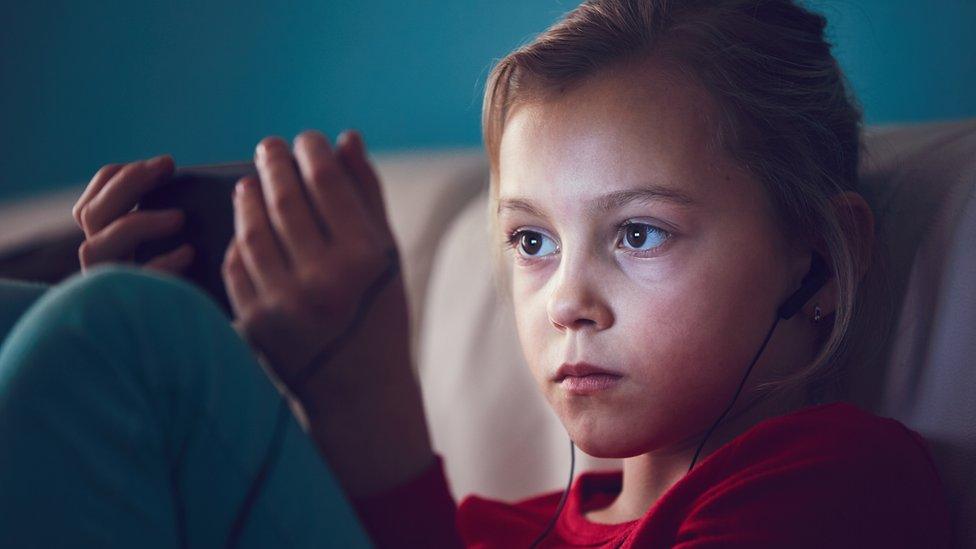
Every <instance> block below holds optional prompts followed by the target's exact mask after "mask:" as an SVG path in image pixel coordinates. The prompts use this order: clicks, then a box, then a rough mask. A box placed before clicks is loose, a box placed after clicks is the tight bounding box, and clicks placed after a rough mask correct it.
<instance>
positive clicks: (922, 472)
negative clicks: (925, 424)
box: [675, 422, 950, 549]
mask: <svg viewBox="0 0 976 549" xmlns="http://www.w3.org/2000/svg"><path fill="white" fill-rule="evenodd" d="M852 433H853V431H850V430H847V429H845V428H837V429H835V430H833V431H826V430H825V431H821V432H818V433H815V434H814V435H811V436H809V437H804V438H802V439H797V440H799V442H795V443H791V444H783V443H782V440H784V439H785V438H786V437H790V434H789V433H788V432H787V431H783V430H775V429H770V430H767V432H766V433H764V435H763V436H762V437H758V438H756V439H754V440H751V441H749V443H743V444H742V445H740V446H738V447H737V448H736V452H735V454H734V459H735V461H737V462H738V465H739V466H741V469H739V468H738V466H737V467H736V468H737V469H738V470H737V472H736V473H734V474H732V475H730V476H728V477H727V478H725V479H722V480H721V481H719V482H717V483H716V484H715V486H714V487H712V488H710V489H707V490H706V491H704V493H702V494H701V495H700V497H698V498H696V501H694V503H693V504H691V507H690V509H688V514H687V516H685V518H684V520H683V521H682V522H681V526H680V529H679V531H678V534H677V539H676V542H677V543H676V545H675V547H680V548H681V549H704V548H712V547H932V548H936V547H938V548H942V547H948V546H949V545H950V539H949V536H950V534H949V532H950V527H949V518H948V517H949V514H948V507H947V505H946V503H945V496H944V493H943V492H942V486H941V482H940V479H939V478H938V473H937V472H936V469H935V467H934V465H933V463H932V460H931V457H930V455H929V454H928V450H927V447H926V446H925V444H924V439H921V437H920V436H919V435H916V434H915V433H914V432H911V431H909V430H908V429H907V428H905V427H904V426H902V425H900V424H895V423H894V422H888V425H887V428H885V429H883V430H876V431H874V432H873V433H872V434H871V435H868V434H867V433H866V432H865V431H863V430H862V431H861V432H860V434H861V435H865V436H863V437H861V436H856V437H855V436H850V435H851V434H852ZM909 435H910V436H909ZM771 448H773V449H775V450H773V451H771Z"/></svg>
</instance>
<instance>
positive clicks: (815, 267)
mask: <svg viewBox="0 0 976 549" xmlns="http://www.w3.org/2000/svg"><path fill="white" fill-rule="evenodd" d="M829 275H830V273H829V272H828V271H827V262H826V261H824V259H823V257H822V256H821V255H820V254H819V253H817V252H813V258H812V260H811V261H810V271H809V272H807V274H806V275H805V276H804V277H803V280H802V281H801V282H800V289H798V290H797V291H795V292H793V295H791V296H790V297H788V298H786V301H784V302H783V304H782V305H780V306H779V310H778V311H777V312H778V314H779V317H780V318H782V319H784V320H785V319H787V318H790V317H792V316H793V315H795V314H796V312H797V311H799V310H800V309H801V308H802V307H803V305H805V304H806V302H807V301H809V300H810V298H811V297H813V294H815V293H817V291H818V290H820V288H822V287H823V285H824V284H825V283H826V282H827V279H828V278H829Z"/></svg>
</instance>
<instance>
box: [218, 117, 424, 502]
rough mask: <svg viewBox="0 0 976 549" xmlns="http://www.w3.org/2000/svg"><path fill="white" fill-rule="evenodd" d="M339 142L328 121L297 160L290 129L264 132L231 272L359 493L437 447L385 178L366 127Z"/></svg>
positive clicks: (270, 349) (324, 445)
mask: <svg viewBox="0 0 976 549" xmlns="http://www.w3.org/2000/svg"><path fill="white" fill-rule="evenodd" d="M338 149H339V150H338V151H333V149H332V147H331V146H330V145H329V142H328V140H327V139H326V137H325V136H324V135H322V134H321V133H319V132H317V131H306V132H303V133H301V134H299V135H298V136H297V137H296V138H295V141H294V158H293V157H292V154H291V152H290V151H289V150H288V146H287V143H285V141H283V140H282V139H280V138H278V137H267V138H265V139H263V140H262V141H261V142H260V143H259V144H258V146H257V149H256V153H255V164H256V166H257V169H258V175H259V176H260V179H257V178H254V177H245V178H242V179H241V180H240V181H239V182H238V186H237V190H236V191H235V193H234V212H235V213H234V224H235V236H234V238H233V239H232V241H231V243H230V245H229V246H228V248H227V252H226V255H225V258H224V263H223V278H224V283H225V285H226V287H227V290H228V295H229V297H230V301H231V305H232V307H233V309H234V313H235V315H236V316H237V317H238V320H237V321H236V322H237V323H238V329H239V330H240V331H242V332H243V334H244V336H245V337H246V338H247V340H248V341H249V342H250V343H251V345H252V347H254V348H255V349H256V350H257V351H259V352H260V353H261V354H263V355H264V358H265V359H266V361H267V363H268V365H269V366H270V367H271V368H272V369H273V370H274V371H275V372H276V374H277V375H278V377H279V378H280V379H281V380H282V381H283V382H284V383H285V385H286V386H288V388H289V389H290V390H291V392H292V393H293V394H294V395H295V396H296V397H298V399H299V401H301V403H302V404H303V407H304V408H305V411H306V414H307V416H308V419H309V423H310V426H311V427H310V430H311V431H312V432H313V437H314V438H315V440H316V442H317V443H318V445H319V448H320V450H321V451H322V452H323V453H324V454H325V455H326V457H327V458H329V461H330V462H331V464H332V466H333V467H334V469H335V470H336V472H337V475H338V476H339V477H340V479H341V481H342V482H343V484H344V485H345V486H346V488H347V491H348V492H349V493H350V494H352V495H354V496H355V495H357V494H362V493H365V492H369V491H373V490H378V489H383V488H385V487H389V486H390V485H392V483H395V482H399V481H402V480H403V479H404V478H405V477H409V476H410V475H412V474H415V473H417V472H418V471H419V470H421V469H422V467H423V466H426V465H427V464H429V463H430V460H431V459H432V456H433V454H432V452H431V450H430V444H429V440H428V438H427V432H426V422H425V419H424V416H423V406H422V402H421V399H420V393H419V388H418V387H417V383H416V380H415V378H414V375H413V369H412V368H411V365H410V348H409V323H408V314H407V313H408V311H407V301H406V292H405V290H404V286H403V280H402V278H401V276H400V275H399V269H398V267H399V262H398V260H397V256H398V254H397V247H396V242H395V240H394V238H393V234H392V232H391V231H390V227H389V225H388V222H387V216H386V211H385V207H384V205H383V200H382V194H381V189H380V185H379V181H378V179H377V177H376V174H375V172H374V171H373V169H372V167H371V166H370V164H369V161H368V160H367V159H366V156H365V152H364V150H363V145H362V141H361V139H360V138H359V136H358V135H356V134H346V135H345V136H344V138H340V140H339V144H338ZM294 159H297V167H298V170H296V168H295V163H294ZM391 452H392V454H391ZM390 455H398V456H399V457H398V459H402V460H404V461H403V462H400V463H393V462H390V461H389V456H390ZM372 459H375V460H380V461H375V462H373V461H371V460H372ZM384 460H385V461H384Z"/></svg>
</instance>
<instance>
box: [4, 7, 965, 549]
mask: <svg viewBox="0 0 976 549" xmlns="http://www.w3.org/2000/svg"><path fill="white" fill-rule="evenodd" d="M824 26H825V21H824V19H823V18H822V17H820V16H818V15H815V14H813V13H811V12H809V11H807V10H805V9H804V8H801V7H799V6H797V5H795V4H794V3H793V2H792V1H791V0H758V1H757V0H750V1H746V0H712V1H701V0H685V1H682V2H674V1H667V0H602V1H601V0H593V1H590V2H586V3H584V4H582V5H581V6H579V7H578V8H577V9H575V10H574V11H572V12H571V13H569V14H568V15H567V16H566V17H565V18H564V19H563V20H562V21H560V22H559V23H557V24H556V25H554V26H553V27H552V28H550V29H549V30H547V31H546V32H545V33H543V34H542V35H540V36H539V37H538V38H537V39H536V40H535V41H533V42H532V43H530V44H528V45H526V46H524V47H522V48H520V49H519V50H517V51H515V52H513V53H512V54H510V55H509V56H508V57H506V58H505V59H503V60H502V61H501V62H500V63H499V64H498V65H497V66H496V67H495V69H494V71H493V73H492V76H491V78H490V80H489V82H488V86H487V90H486V97H485V104H484V120H483V123H484V138H485V145H486V148H487V152H488V155H489V159H490V161H491V187H490V193H491V195H490V196H491V205H490V206H491V207H490V212H489V214H490V220H491V224H492V227H493V234H495V235H496V236H497V237H498V241H499V244H500V245H499V246H498V247H497V248H494V249H493V251H492V253H493V254H495V256H496V260H497V266H498V273H497V274H498V276H499V280H501V281H502V288H503V289H504V291H505V293H506V295H507V297H508V298H509V299H511V300H512V304H513V306H514V311H515V320H516V323H517V329H518V334H519V340H520V343H521V345H522V348H523V351H524V354H525V358H526V361H527V363H528V364H529V367H530V368H531V370H532V374H533V376H534V377H535V379H536V381H537V382H538V385H539V387H540V390H541V391H542V393H543V395H544V396H545V397H546V399H547V400H548V402H549V403H550V404H551V406H552V407H553V409H554V410H555V412H556V413H557V414H558V416H559V417H560V419H561V420H562V422H563V424H564V426H565V427H566V430H567V433H568V435H569V438H570V440H571V441H572V443H573V444H574V445H575V446H576V447H578V448H580V449H581V450H582V451H584V452H586V453H588V454H590V455H594V456H598V457H615V458H623V460H624V461H623V464H624V465H623V471H620V472H601V473H594V472H591V473H584V474H582V475H580V476H579V477H578V478H577V479H576V481H575V482H573V483H572V485H571V488H570V490H569V491H568V493H567V494H566V495H565V497H564V494H563V493H562V492H554V493H550V494H543V495H540V496H538V497H534V498H529V499H527V500H524V501H520V502H516V503H503V502H497V501H490V500H487V499H483V498H479V497H477V496H470V497H468V498H466V499H465V500H464V501H463V502H461V505H460V506H456V504H455V502H454V501H453V500H452V499H451V496H450V494H449V491H448V488H447V484H446V480H445V477H444V473H443V467H442V462H441V457H440V456H439V455H436V454H435V453H434V452H433V451H432V449H431V447H430V443H429V437H428V434H427V431H426V422H425V418H424V412H423V409H422V406H421V400H420V394H419V389H418V387H417V384H416V382H415V381H414V379H413V377H412V374H411V368H410V365H409V359H408V356H409V352H408V351H409V349H408V344H407V341H408V338H407V333H406V332H407V322H406V304H405V303H406V301H405V298H404V293H403V286H402V281H401V279H400V278H399V276H398V274H397V272H398V271H397V265H398V260H397V257H396V251H395V245H394V242H393V239H392V235H391V232H390V228H389V226H388V224H387V220H386V214H385V209H384V205H383V200H382V196H381V194H380V190H379V189H380V187H379V185H378V182H377V180H376V176H375V173H374V172H373V171H372V169H371V167H370V165H369V162H368V160H367V159H366V155H365V151H364V147H363V144H362V141H361V139H360V138H359V136H358V135H357V134H355V133H348V134H345V135H344V136H342V137H340V139H339V140H338V144H337V147H336V148H335V149H334V150H333V149H332V148H331V147H330V145H329V143H328V141H327V140H326V139H325V138H324V136H322V135H321V134H319V133H318V132H304V133H303V134H301V135H300V136H298V138H297V139H296V140H295V144H294V149H293V154H294V156H295V158H296V160H297V162H298V165H299V168H300V173H296V172H295V171H294V169H293V168H292V167H291V165H290V162H291V157H292V156H291V155H292V153H290V152H289V151H288V149H287V145H286V144H285V143H284V142H283V141H282V140H281V139H278V138H267V139H265V140H262V142H261V143H260V144H259V146H258V150H257V154H256V157H255V162H256V164H257V166H258V169H259V172H260V175H261V177H260V180H255V179H253V178H245V179H244V180H242V181H241V185H240V186H239V189H238V191H237V192H236V194H235V199H234V202H235V212H236V214H235V215H236V219H235V227H236V236H235V239H234V240H233V241H232V243H231V245H230V246H229V248H228V250H227V255H226V258H225V261H224V268H223V276H224V280H225V282H226V284H227V287H228V292H229V294H230V297H231V301H232V304H233V307H234V311H235V314H236V317H237V320H236V321H235V327H236V328H237V329H238V331H239V332H240V334H241V336H243V337H238V334H237V333H236V332H235V331H233V330H231V329H230V327H229V326H228V325H227V323H226V322H225V321H223V319H222V317H221V315H220V313H219V311H218V310H217V308H216V306H215V305H214V304H213V303H212V302H211V301H209V300H208V299H207V298H206V297H204V296H203V294H201V293H200V292H199V291H198V290H196V289H195V288H192V287H190V286H189V285H187V284H186V283H184V282H182V281H180V280H178V279H176V278H173V277H169V276H159V275H157V274H151V273H148V272H145V271H136V270H134V269H131V268H127V267H119V266H111V267H110V266H98V267H97V268H94V269H92V267H93V266H95V265H98V264H101V263H103V262H109V261H118V260H127V259H130V258H131V255H130V254H131V251H132V249H133V248H134V246H135V245H136V243H138V242H139V241H142V240H144V239H147V238H151V237H157V236H160V235H162V234H165V233H167V232H170V231H172V230H174V229H175V227H176V225H177V224H178V223H179V220H178V216H175V217H171V215H172V214H171V213H145V212H130V210H131V208H132V206H133V205H134V204H135V202H136V201H137V200H138V197H139V196H141V195H142V194H143V193H145V192H146V191H147V190H148V189H149V188H150V187H151V186H152V185H153V184H155V183H156V182H158V181H159V180H160V179H161V177H160V176H161V175H163V174H165V173H168V171H169V170H171V169H172V162H171V159H169V158H167V157H162V158H161V159H160V160H157V161H156V162H138V163H132V164H128V165H126V166H121V165H111V166H106V167H105V168H103V169H102V170H100V171H99V173H98V174H96V176H95V177H94V179H93V180H92V182H91V183H90V185H89V187H88V189H86V191H85V193H84V194H83V195H82V197H81V198H80V199H79V201H78V203H77V205H76V207H75V211H74V214H75V216H76V219H77V220H78V222H79V224H80V225H81V226H82V228H83V229H84V230H85V232H86V234H87V235H88V238H87V240H86V242H85V243H84V244H83V245H82V248H81V249H80V257H81V261H82V264H83V266H84V267H85V269H86V270H87V271H88V272H86V273H85V274H84V275H82V276H76V277H73V278H72V279H70V280H69V281H66V282H65V283H63V284H61V285H59V286H58V287H55V288H52V289H50V290H48V291H47V292H46V293H44V294H43V296H41V297H40V299H38V300H37V302H35V303H34V304H33V305H30V307H29V309H27V311H26V313H24V315H23V316H22V317H21V319H20V321H19V322H18V323H17V325H16V326H15V327H14V328H13V330H12V332H11V334H10V335H9V337H8V339H7V341H6V342H5V344H4V347H3V351H2V354H0V376H2V377H0V388H2V391H3V393H2V395H3V396H2V399H0V408H2V409H0V436H2V444H0V456H2V458H0V483H2V486H3V487H4V490H3V492H4V495H3V497H2V498H0V500H2V506H3V507H2V509H0V516H2V517H3V518H2V519H0V520H2V521H3V522H4V523H3V528H2V529H0V531H2V532H4V534H3V535H6V536H9V537H10V538H11V541H13V542H16V543H18V544H37V545H52V544H53V545H57V544H59V543H60V544H63V543H71V544H78V543H79V541H80V542H81V543H82V544H85V543H91V544H97V545H102V546H106V545H131V544H135V543H139V544H140V545H153V544H156V545H160V546H172V545H175V544H177V543H181V544H193V545H216V544H224V543H227V544H229V545H234V544H238V543H240V544H249V545H252V546H262V545H276V546H277V545H283V544H294V545H316V544H317V545H319V546H322V545H328V544H335V545H343V546H345V545H349V544H356V543H365V540H366V535H368V536H369V537H370V539H371V540H372V542H373V543H375V544H377V545H379V546H391V547H392V546H427V547H453V546H462V545H464V546H477V547H528V546H533V545H539V546H548V547H557V546H588V547H591V546H599V547H672V546H680V547H686V548H691V547H695V548H701V547H729V546H742V547H745V546H749V547H757V546H758V547H824V546H830V547H838V546H842V547H848V546H849V547H855V546H857V547H863V546H885V547H890V546H897V547H920V546H925V547H943V546H946V545H948V540H947V536H948V524H947V520H948V519H947V516H948V514H947V510H946V508H945V501H944V498H943V495H942V492H941V486H940V483H939V478H938V475H937V473H936V471H935V469H934V467H933V465H932V462H931V459H930V457H929V455H928V451H927V449H926V446H925V441H924V440H923V439H922V438H921V437H920V436H919V435H918V434H917V433H914V432H913V431H910V430H908V429H907V428H905V427H904V426H903V425H902V424H900V423H899V422H897V421H895V420H891V419H886V418H879V417H877V416H874V415H872V414H870V413H868V412H865V411H863V410H861V409H859V408H857V407H855V406H853V405H851V404H847V403H844V402H841V401H836V395H837V394H838V391H839V386H838V385H837V383H838V382H839V380H841V379H842V377H841V375H840V373H841V372H842V368H844V367H847V365H848V363H849V362H850V361H851V360H852V358H851V357H854V356H859V355H857V354H856V353H855V352H854V350H855V349H857V348H858V346H857V343H858V342H852V341H851V338H850V333H851V330H852V326H854V324H855V322H857V321H858V320H859V315H863V313H862V311H863V310H864V307H865V305H864V304H863V303H862V301H861V296H862V294H863V292H862V282H863V281H864V280H865V277H866V274H867V273H869V268H872V267H873V268H874V269H877V268H878V266H877V264H876V261H873V260H872V257H873V256H875V255H876V254H875V253H874V251H873V250H874V249H875V248H874V246H873V235H874V223H873V217H872V213H871V209H870V207H869V206H868V204H867V203H866V202H865V200H864V199H863V198H862V197H861V195H860V194H858V192H857V166H858V153H859V139H860V124H861V118H860V113H859V111H858V109H857V107H856V106H855V105H854V102H853V99H852V98H851V97H850V95H849V93H848V90H847V87H846V85H845V83H844V80H843V77H842V75H841V73H840V71H839V70H838V68H837V64H836V61H835V60H834V58H833V57H832V55H831V54H830V51H829V46H828V45H827V44H826V43H825V41H824V38H823V30H824ZM191 254H192V250H187V249H182V250H177V251H176V252H174V253H173V254H170V255H167V256H164V257H161V258H158V259H157V260H155V261H154V262H152V263H151V264H149V265H148V266H149V267H151V268H154V269H158V270H161V271H164V272H169V273H173V274H175V273H179V272H181V271H182V269H184V268H185V267H186V266H187V265H188V263H189V260H190V258H191V257H192V255H191ZM7 291H8V292H17V293H18V295H22V294H23V293H24V292H25V291H26V292H30V291H32V290H31V289H30V288H27V289H23V288H16V287H13V286H10V287H8V289H7ZM22 301H25V302H29V301H30V300H29V299H28V300H23V299H22ZM22 306H24V307H27V305H26V304H25V305H22ZM146 311H151V314H145V313H146ZM862 322H863V320H862ZM378 334H381V335H378ZM378 338H380V339H379V341H381V342H382V343H381V344H378ZM244 341H246V342H247V343H249V344H250V348H249V347H248V346H247V345H245V344H244ZM252 349H253V354H252ZM255 356H257V357H259V358H260V360H261V363H262V364H260V365H259V363H258V362H257V361H256V360H255ZM262 365H263V366H266V367H268V368H269V369H270V370H272V371H273V377H274V378H275V379H277V380H280V381H281V382H282V383H283V384H284V385H285V387H286V388H287V392H288V393H290V394H291V395H293V396H294V397H295V399H296V400H297V401H298V402H299V403H300V405H301V408H302V410H301V411H302V412H303V414H304V416H305V418H304V421H305V429H304V431H303V430H302V429H301V428H300V427H299V426H298V423H296V422H295V421H294V420H293V419H292V417H291V416H290V414H288V413H287V406H285V405H283V404H281V403H282V402H285V401H284V400H279V398H278V395H277V392H276V391H275V390H274V388H273V387H272V386H271V385H270V383H269V382H268V381H267V378H265V377H264V375H263V373H260V372H259V369H260V366H262ZM851 367H855V368H856V367H857V364H853V365H851ZM357 518H358V521H357V520H356V519H357ZM360 526H362V528H363V529H364V530H365V533H364V532H363V531H362V530H360Z"/></svg>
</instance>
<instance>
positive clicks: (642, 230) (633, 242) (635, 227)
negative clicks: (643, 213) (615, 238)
mask: <svg viewBox="0 0 976 549" xmlns="http://www.w3.org/2000/svg"><path fill="white" fill-rule="evenodd" d="M621 229H622V230H623V233H624V234H623V238H622V239H621V243H626V244H628V245H630V246H633V247H634V248H635V249H636V250H637V251H639V252H645V251H650V250H653V249H654V248H657V247H658V246H660V245H661V244H663V243H664V241H665V240H667V239H668V236H670V234H669V233H668V232H667V231H665V230H663V229H659V228H657V227H655V226H654V225H648V224H647V223H631V222H628V223H625V224H624V225H622V226H621Z"/></svg>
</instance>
